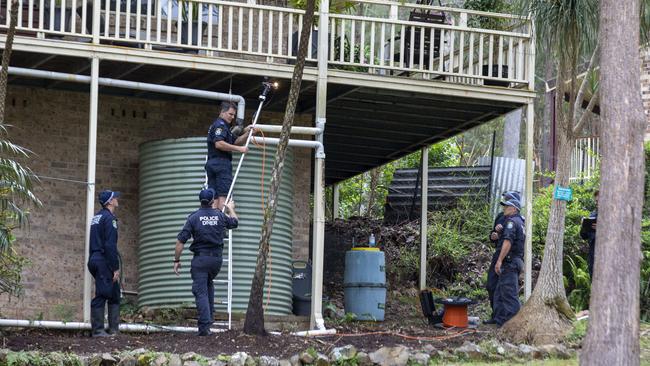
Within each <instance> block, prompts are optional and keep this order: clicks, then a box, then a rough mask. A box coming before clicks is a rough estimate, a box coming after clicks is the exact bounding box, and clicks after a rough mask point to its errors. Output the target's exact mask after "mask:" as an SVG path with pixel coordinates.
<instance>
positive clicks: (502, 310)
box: [494, 259, 524, 326]
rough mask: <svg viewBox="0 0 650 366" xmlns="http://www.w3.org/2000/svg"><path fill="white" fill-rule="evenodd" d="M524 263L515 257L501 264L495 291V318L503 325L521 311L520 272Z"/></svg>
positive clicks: (498, 323)
mask: <svg viewBox="0 0 650 366" xmlns="http://www.w3.org/2000/svg"><path fill="white" fill-rule="evenodd" d="M523 266H524V263H523V261H522V260H521V259H513V260H512V261H509V262H504V263H503V264H502V265H501V274H500V275H499V276H498V280H497V286H496V289H495V291H494V320H495V321H496V323H497V325H499V326H501V325H503V324H504V323H505V322H507V321H508V320H510V319H511V318H512V317H513V316H515V314H517V313H518V312H519V309H520V308H521V304H520V303H519V272H521V270H522V268H523Z"/></svg>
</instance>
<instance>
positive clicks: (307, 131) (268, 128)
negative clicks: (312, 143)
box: [255, 124, 323, 135]
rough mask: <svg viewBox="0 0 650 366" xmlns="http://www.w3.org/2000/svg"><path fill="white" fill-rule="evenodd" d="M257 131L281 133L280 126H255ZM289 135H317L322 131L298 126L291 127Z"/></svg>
mask: <svg viewBox="0 0 650 366" xmlns="http://www.w3.org/2000/svg"><path fill="white" fill-rule="evenodd" d="M255 127H256V128H257V129H259V130H262V132H272V133H280V132H281V131H282V126H280V125H260V124H258V125H256V126H255ZM291 133H295V134H299V135H317V134H319V133H323V130H321V129H320V128H318V127H299V126H294V127H291Z"/></svg>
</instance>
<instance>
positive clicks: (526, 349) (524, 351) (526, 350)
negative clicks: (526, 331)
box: [519, 344, 542, 359]
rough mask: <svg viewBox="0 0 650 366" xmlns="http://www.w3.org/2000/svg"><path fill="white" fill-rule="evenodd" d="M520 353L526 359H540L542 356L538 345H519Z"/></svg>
mask: <svg viewBox="0 0 650 366" xmlns="http://www.w3.org/2000/svg"><path fill="white" fill-rule="evenodd" d="M519 355H520V356H522V357H524V358H526V359H539V358H541V357H542V353H541V352H540V351H539V349H538V348H537V347H533V346H529V345H527V344H520V345H519Z"/></svg>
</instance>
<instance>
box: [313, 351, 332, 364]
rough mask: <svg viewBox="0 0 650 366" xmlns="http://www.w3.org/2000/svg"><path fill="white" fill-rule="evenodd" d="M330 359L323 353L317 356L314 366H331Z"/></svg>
mask: <svg viewBox="0 0 650 366" xmlns="http://www.w3.org/2000/svg"><path fill="white" fill-rule="evenodd" d="M329 364H330V359H329V358H328V357H327V356H325V355H324V354H322V353H317V354H316V360H314V365H316V366H329Z"/></svg>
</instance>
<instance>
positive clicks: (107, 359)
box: [89, 353, 117, 366]
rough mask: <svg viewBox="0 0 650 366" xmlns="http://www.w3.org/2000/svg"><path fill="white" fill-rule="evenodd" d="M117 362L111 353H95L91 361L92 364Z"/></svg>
mask: <svg viewBox="0 0 650 366" xmlns="http://www.w3.org/2000/svg"><path fill="white" fill-rule="evenodd" d="M115 364H117V360H116V359H115V357H113V356H111V354H110V353H102V354H101V355H95V356H93V357H92V358H91V359H90V363H89V365H90V366H111V365H115Z"/></svg>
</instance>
